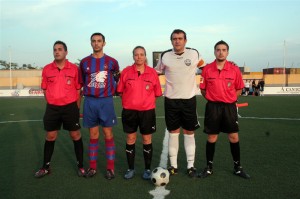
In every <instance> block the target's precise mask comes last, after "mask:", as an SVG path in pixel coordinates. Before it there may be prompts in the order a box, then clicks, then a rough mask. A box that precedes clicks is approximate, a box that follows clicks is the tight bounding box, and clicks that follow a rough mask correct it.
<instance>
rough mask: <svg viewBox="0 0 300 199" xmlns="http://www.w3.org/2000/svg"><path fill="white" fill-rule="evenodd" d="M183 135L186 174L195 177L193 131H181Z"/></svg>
mask: <svg viewBox="0 0 300 199" xmlns="http://www.w3.org/2000/svg"><path fill="white" fill-rule="evenodd" d="M183 135H184V148H185V153H186V160H187V173H188V175H189V177H191V178H193V177H196V175H197V173H196V168H195V167H194V162H195V152H196V144H195V136H194V131H187V130H185V129H184V130H183Z"/></svg>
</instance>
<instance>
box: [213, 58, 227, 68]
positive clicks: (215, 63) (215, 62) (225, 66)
mask: <svg viewBox="0 0 300 199" xmlns="http://www.w3.org/2000/svg"><path fill="white" fill-rule="evenodd" d="M213 63H214V65H215V67H214V68H215V69H216V70H219V69H218V66H217V61H216V60H215V61H214V62H213ZM230 67H231V64H230V62H228V61H227V60H226V61H225V64H224V67H223V69H222V70H230Z"/></svg>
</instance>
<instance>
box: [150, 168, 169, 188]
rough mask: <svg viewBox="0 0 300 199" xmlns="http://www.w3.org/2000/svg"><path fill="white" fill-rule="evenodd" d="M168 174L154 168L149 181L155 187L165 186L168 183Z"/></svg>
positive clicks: (165, 170)
mask: <svg viewBox="0 0 300 199" xmlns="http://www.w3.org/2000/svg"><path fill="white" fill-rule="evenodd" d="M169 177H170V173H169V171H168V170H167V169H164V168H162V167H156V168H155V169H153V171H152V173H151V181H152V182H153V184H155V185H156V186H165V185H167V184H168V183H169Z"/></svg>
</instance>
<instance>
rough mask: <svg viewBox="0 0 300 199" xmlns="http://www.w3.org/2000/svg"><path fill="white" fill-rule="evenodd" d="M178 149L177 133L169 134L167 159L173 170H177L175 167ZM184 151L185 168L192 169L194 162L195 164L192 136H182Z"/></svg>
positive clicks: (194, 147)
mask: <svg viewBox="0 0 300 199" xmlns="http://www.w3.org/2000/svg"><path fill="white" fill-rule="evenodd" d="M178 149H179V133H170V134H169V158H170V164H171V166H173V167H174V168H178V165H177V156H178ZM184 149H185V153H186V160H187V168H188V169H189V168H191V167H194V162H195V151H196V144H195V137H194V134H192V135H187V134H184Z"/></svg>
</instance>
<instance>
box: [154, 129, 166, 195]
mask: <svg viewBox="0 0 300 199" xmlns="http://www.w3.org/2000/svg"><path fill="white" fill-rule="evenodd" d="M168 141H169V131H168V130H167V129H166V131H165V137H164V140H163V149H162V152H161V155H160V162H159V166H160V167H162V168H167V165H168V146H169V143H168ZM149 193H150V194H151V195H153V199H164V198H165V197H166V196H167V195H168V194H170V190H167V189H166V188H165V186H161V187H155V189H154V190H152V191H149Z"/></svg>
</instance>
